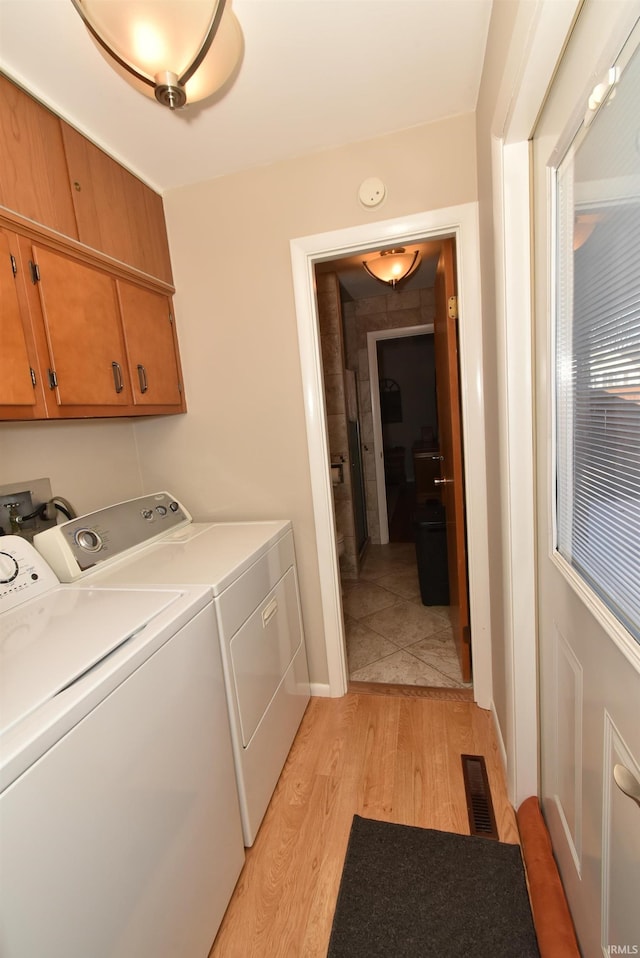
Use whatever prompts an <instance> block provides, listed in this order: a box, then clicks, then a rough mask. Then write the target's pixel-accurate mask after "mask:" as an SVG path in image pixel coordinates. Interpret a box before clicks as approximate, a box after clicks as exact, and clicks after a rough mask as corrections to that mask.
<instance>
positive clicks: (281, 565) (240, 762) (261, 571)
mask: <svg viewBox="0 0 640 958" xmlns="http://www.w3.org/2000/svg"><path fill="white" fill-rule="evenodd" d="M34 545H35V546H36V548H37V549H38V550H40V552H41V553H42V554H43V555H44V556H45V558H46V559H47V561H48V563H49V564H50V565H51V567H52V568H53V569H54V570H55V572H56V574H57V575H58V577H59V578H60V580H61V581H65V582H69V581H82V582H89V581H91V582H93V583H96V584H100V585H101V586H104V585H108V586H122V585H128V586H138V587H144V586H149V585H155V586H173V587H177V586H180V585H200V586H208V587H209V588H210V589H211V590H212V594H213V603H214V607H215V612H216V618H217V625H218V632H219V637H220V647H221V652H222V663H223V670H224V678H225V688H226V694H227V703H228V709H229V719H230V725H231V738H232V743H233V753H234V761H235V771H236V779H237V785H238V794H239V799H240V810H241V816H242V826H243V834H244V842H245V845H246V846H250V845H252V844H253V842H254V841H255V838H256V835H257V833H258V829H259V827H260V824H261V822H262V819H263V817H264V814H265V811H266V809H267V806H268V804H269V800H270V799H271V796H272V794H273V791H274V788H275V786H276V783H277V781H278V778H279V776H280V773H281V771H282V768H283V765H284V762H285V760H286V757H287V755H288V752H289V749H290V748H291V744H292V742H293V739H294V737H295V734H296V732H297V730H298V727H299V725H300V722H301V719H302V716H303V714H304V711H305V709H306V706H307V703H308V701H309V697H310V688H309V675H308V670H307V658H306V650H305V643H304V634H303V628H302V617H301V610H300V598H299V590H298V578H297V568H296V560H295V550H294V541H293V531H292V524H291V522H290V520H286V519H284V520H267V521H251V522H194V521H193V519H192V517H191V515H190V513H189V512H188V511H187V509H186V508H185V506H184V505H182V503H180V502H179V501H178V500H177V499H176V498H175V497H174V496H172V495H171V494H170V493H168V492H159V493H154V494H152V495H147V496H142V497H139V498H137V499H131V500H128V501H126V502H120V503H116V504H114V505H111V506H108V507H106V508H104V509H101V510H98V511H97V512H94V513H91V514H90V515H85V516H82V517H79V518H77V519H73V520H71V521H70V522H65V523H62V524H61V525H58V526H56V527H55V528H53V529H48V530H46V531H45V532H42V533H40V534H39V535H37V536H36V537H35V538H34Z"/></svg>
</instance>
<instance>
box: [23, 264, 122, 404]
mask: <svg viewBox="0 0 640 958" xmlns="http://www.w3.org/2000/svg"><path fill="white" fill-rule="evenodd" d="M32 249H33V257H34V261H35V262H36V263H37V265H38V269H39V271H40V281H39V283H38V291H39V294H40V300H41V304H42V315H43V319H44V326H45V331H46V338H47V344H48V349H49V359H50V368H51V370H52V371H53V372H55V378H56V380H57V386H56V387H55V393H56V398H57V402H58V405H59V406H62V407H64V406H76V407H82V406H87V407H94V406H105V407H109V406H111V407H115V408H114V415H117V412H116V409H117V407H119V406H126V405H130V404H131V390H130V386H129V377H128V373H127V368H126V357H125V349H124V340H123V336H122V330H121V326H120V314H119V310H118V301H117V296H116V281H115V279H113V278H112V277H111V276H109V275H108V273H104V272H102V270H99V269H94V268H93V267H91V266H87V265H85V264H84V263H80V262H78V261H77V260H73V259H71V258H70V257H68V256H65V255H64V254H62V253H57V252H54V251H53V250H49V249H45V248H44V247H37V246H35V245H34V246H33V248H32ZM80 414H82V413H80ZM86 415H92V413H91V412H89V411H88V412H87V413H86Z"/></svg>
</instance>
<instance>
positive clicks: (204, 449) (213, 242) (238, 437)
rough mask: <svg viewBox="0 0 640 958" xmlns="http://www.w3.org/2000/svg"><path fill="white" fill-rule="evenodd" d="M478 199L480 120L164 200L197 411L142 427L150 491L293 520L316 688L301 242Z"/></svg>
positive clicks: (421, 130)
mask: <svg viewBox="0 0 640 958" xmlns="http://www.w3.org/2000/svg"><path fill="white" fill-rule="evenodd" d="M211 149H212V150H214V149H215V143H214V144H212V145H211ZM369 176H378V177H380V178H381V179H382V180H383V181H384V182H385V184H386V187H387V198H386V200H385V202H384V205H383V206H382V207H380V208H378V209H376V210H374V211H371V210H365V209H364V208H363V207H361V206H360V204H359V202H358V199H357V192H358V187H359V185H360V183H361V182H362V181H363V180H364V179H366V178H367V177H369ZM475 199H476V155H475V129H474V118H473V115H465V116H459V117H454V118H450V119H448V120H446V121H442V122H439V123H434V124H430V125H425V126H421V127H416V128H414V129H411V130H406V131H404V132H402V133H398V134H393V135H389V136H385V137H380V138H378V139H375V140H370V141H366V142H361V143H356V144H353V145H350V146H345V147H342V148H339V149H335V150H332V151H328V152H323V153H318V154H314V155H312V156H306V157H301V158H298V159H294V160H291V161H288V162H283V163H280V164H277V165H274V166H270V167H265V168H261V169H254V170H251V171H248V172H243V173H239V174H236V175H233V176H226V177H223V178H220V179H217V180H212V181H210V182H207V183H201V184H198V185H196V186H192V187H185V188H182V189H179V190H175V191H172V192H171V193H169V194H168V195H167V196H166V197H165V209H166V214H167V222H168V228H169V240H170V245H171V256H172V262H173V267H174V276H175V282H176V286H177V288H178V294H177V296H176V314H177V318H178V332H179V337H180V348H181V354H182V361H183V366H184V378H185V385H186V393H187V402H188V406H189V412H188V414H187V415H186V416H184V417H177V418H173V419H171V420H159V419H158V420H155V421H148V422H147V421H145V422H140V423H138V424H137V425H136V426H135V432H136V437H137V441H138V444H139V449H140V455H141V463H142V470H143V476H144V483H145V486H146V487H147V488H155V487H158V486H163V485H166V486H168V487H169V488H170V489H171V491H173V492H174V493H175V494H176V495H178V496H179V497H181V498H182V499H183V500H184V501H185V503H186V504H187V505H188V506H189V507H190V508H191V509H192V511H193V512H194V513H195V514H196V515H198V516H200V517H205V516H208V517H215V518H219V519H252V518H265V517H269V516H287V517H291V518H292V520H293V523H294V530H295V538H296V548H297V555H298V563H299V572H300V585H301V593H302V604H303V617H304V625H305V631H306V636H307V645H308V652H309V664H310V671H311V677H312V681H314V682H316V683H325V682H327V678H328V675H327V663H326V655H325V640H324V633H323V622H322V609H321V602H320V585H319V572H318V560H317V554H316V542H315V531H314V521H313V509H312V500H311V487H310V476H309V466H308V457H307V440H306V428H305V418H304V405H303V394H302V383H301V372H300V360H299V353H298V339H297V328H296V313H295V307H294V296H293V285H292V275H291V261H290V252H289V242H290V240H291V239H292V238H295V237H300V236H307V235H312V234H316V233H322V232H326V231H330V230H336V229H342V228H346V227H349V226H356V225H359V224H363V223H367V222H376V221H379V220H384V219H388V218H394V217H400V216H403V215H407V214H410V213H415V212H418V211H422V210H428V209H437V208H440V207H446V206H453V205H457V204H460V203H468V202H473V201H475Z"/></svg>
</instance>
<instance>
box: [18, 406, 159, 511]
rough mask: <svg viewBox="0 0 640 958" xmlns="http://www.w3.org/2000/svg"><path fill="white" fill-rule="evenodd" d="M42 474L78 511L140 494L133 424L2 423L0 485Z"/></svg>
mask: <svg viewBox="0 0 640 958" xmlns="http://www.w3.org/2000/svg"><path fill="white" fill-rule="evenodd" d="M45 477H46V478H49V479H51V491H52V492H53V495H54V496H64V497H65V498H66V499H68V500H69V502H71V504H72V505H73V506H74V508H75V509H76V510H77V512H78V513H79V514H82V513H83V512H91V511H92V510H93V509H99V508H101V507H102V506H106V505H109V503H112V502H118V501H120V500H122V499H130V498H132V497H133V496H140V495H142V493H143V491H144V489H143V484H142V476H141V473H140V468H139V463H138V454H137V449H136V442H135V434H134V429H133V424H132V422H131V421H130V420H110V419H105V420H85V421H80V422H30V423H0V485H2V484H3V483H8V482H20V481H21V480H22V479H25V480H26V479H41V478H45Z"/></svg>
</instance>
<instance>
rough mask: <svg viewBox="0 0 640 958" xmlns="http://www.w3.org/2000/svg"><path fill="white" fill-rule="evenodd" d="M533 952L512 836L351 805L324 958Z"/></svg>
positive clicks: (535, 957)
mask: <svg viewBox="0 0 640 958" xmlns="http://www.w3.org/2000/svg"><path fill="white" fill-rule="evenodd" d="M378 955H379V956H384V958H431V956H434V958H435V956H437V958H471V956H473V958H539V952H538V946H537V943H536V934H535V929H534V927H533V919H532V917H531V908H530V906H529V896H528V894H527V886H526V881H525V876H524V868H523V865H522V858H521V855H520V847H519V846H518V845H507V844H505V843H503V842H497V841H491V840H490V839H487V838H478V837H475V836H472V835H454V834H451V833H450V832H438V831H434V830H432V829H427V828H414V827H412V826H408V825H390V824H388V823H387V822H378V821H374V820H372V819H368V818H360V816H359V815H354V817H353V824H352V826H351V834H350V836H349V845H348V847H347V854H346V857H345V863H344V868H343V872H342V879H341V881H340V890H339V892H338V901H337V904H336V911H335V915H334V919H333V928H332V931H331V939H330V941H329V951H328V953H327V958H374V956H378Z"/></svg>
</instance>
